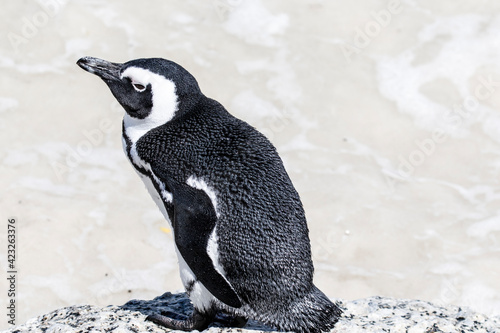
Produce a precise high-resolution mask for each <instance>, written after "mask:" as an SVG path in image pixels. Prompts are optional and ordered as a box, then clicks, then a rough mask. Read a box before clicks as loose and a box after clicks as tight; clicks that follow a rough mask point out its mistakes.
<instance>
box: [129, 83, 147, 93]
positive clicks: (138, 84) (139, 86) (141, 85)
mask: <svg viewBox="0 0 500 333" xmlns="http://www.w3.org/2000/svg"><path fill="white" fill-rule="evenodd" d="M132 85H133V86H134V88H135V90H137V91H139V92H142V91H144V90H146V87H145V86H144V85H143V84H140V83H132Z"/></svg>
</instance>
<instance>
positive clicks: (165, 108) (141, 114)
mask: <svg viewBox="0 0 500 333" xmlns="http://www.w3.org/2000/svg"><path fill="white" fill-rule="evenodd" d="M77 64H78V66H80V67H81V68H83V69H84V70H86V71H87V72H89V73H92V74H95V75H97V76H99V77H100V78H101V79H102V80H103V81H104V82H105V83H106V84H107V85H108V87H109V89H110V90H111V92H112V93H113V95H114V96H115V98H116V99H117V100H118V102H119V103H120V104H121V105H122V106H123V108H124V109H125V111H126V112H127V115H128V116H129V117H131V118H133V119H135V120H137V121H140V120H143V121H148V122H150V123H155V124H157V125H160V124H164V123H166V122H168V121H170V120H171V119H172V118H174V116H177V115H180V114H182V113H185V112H188V111H189V109H191V108H192V106H193V105H194V104H196V102H197V101H198V100H199V98H200V97H201V96H202V93H201V91H200V88H199V86H198V83H197V82H196V79H195V78H194V77H193V76H192V75H191V74H190V73H189V72H188V71H187V70H185V69H184V68H183V67H181V66H180V65H178V64H176V63H175V62H172V61H169V60H166V59H161V58H149V59H136V60H131V61H128V62H126V63H123V64H119V63H113V62H109V61H106V60H102V59H98V58H93V57H83V58H81V59H79V60H78V61H77Z"/></svg>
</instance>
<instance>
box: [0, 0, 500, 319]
mask: <svg viewBox="0 0 500 333" xmlns="http://www.w3.org/2000/svg"><path fill="white" fill-rule="evenodd" d="M43 4H46V5H45V6H44V5H43ZM381 11H383V12H381ZM377 13H378V14H377ZM388 13H389V14H388ZM1 17H2V20H0V28H1V31H2V36H3V37H2V38H1V39H0V68H1V71H2V75H1V76H0V87H1V90H0V119H1V120H0V132H1V137H2V141H1V145H2V146H1V148H2V149H1V150H0V161H1V165H0V188H1V189H2V195H1V197H0V209H1V211H2V221H3V222H2V223H1V224H0V225H1V226H2V227H0V237H1V241H0V244H6V243H5V239H6V237H5V235H6V232H7V230H6V229H7V227H6V225H7V218H8V217H10V216H15V217H16V218H17V221H18V227H19V229H18V233H17V254H18V261H17V269H18V271H19V274H18V280H17V292H18V295H17V305H18V308H17V323H18V324H20V323H22V322H23V321H25V320H26V319H27V318H29V317H32V316H35V315H38V314H41V313H46V312H48V311H50V310H52V309H55V308H58V307H63V306H68V305H73V304H95V305H100V306H102V305H107V304H118V305H119V304H123V303H124V302H126V301H127V300H129V299H131V298H140V299H145V298H152V297H154V296H158V295H160V294H162V293H163V292H164V291H167V290H168V291H177V290H181V289H182V285H181V282H180V279H179V276H178V270H177V263H176V257H175V253H174V249H173V244H172V237H171V235H170V234H168V233H166V232H163V231H162V229H161V228H162V227H167V225H166V222H165V221H164V220H163V218H162V216H161V214H160V213H159V211H158V210H157V208H156V206H155V204H154V203H153V201H152V200H151V198H150V197H149V195H148V193H147V192H146V190H145V189H144V187H143V185H142V182H141V181H140V180H139V178H138V177H137V175H136V174H135V172H134V171H133V169H132V167H131V166H130V165H129V162H128V161H127V160H126V158H125V156H124V154H123V152H122V149H121V139H120V131H121V117H122V114H123V111H122V110H121V109H120V107H119V105H118V104H117V103H116V102H115V100H114V98H113V97H112V95H111V93H110V92H109V91H108V89H107V87H106V86H105V84H104V83H103V82H101V81H100V80H99V79H98V78H97V77H95V76H92V75H89V74H88V73H85V72H84V71H82V70H81V69H80V68H78V67H77V66H76V65H75V62H76V60H77V59H78V58H80V57H81V56H85V55H90V56H96V57H101V58H104V59H108V60H111V61H115V62H124V61H127V60H130V59H134V58H139V57H153V56H154V57H164V58H168V59H171V60H174V61H176V62H178V63H180V64H181V65H183V66H184V67H186V68H187V69H188V70H189V71H191V73H193V74H194V76H195V77H196V78H197V79H198V82H199V84H200V86H201V88H202V90H203V91H204V92H205V94H206V95H207V96H210V97H212V98H215V99H217V100H219V101H220V102H222V103H223V104H224V105H225V106H226V107H227V108H228V109H229V111H230V112H232V113H233V114H234V115H236V116H237V117H239V118H242V119H244V120H247V121H248V122H250V123H251V124H252V125H254V126H255V127H257V128H258V129H259V130H261V131H262V132H264V133H265V134H266V135H268V137H269V138H270V139H271V140H272V141H273V142H274V144H275V145H276V146H277V148H278V150H279V151H280V153H281V156H282V158H283V160H284V161H285V164H286V167H287V169H288V172H289V174H290V176H291V178H292V179H293V181H294V184H295V186H296V188H297V190H298V191H299V193H300V194H301V197H302V200H303V203H304V205H305V208H306V213H307V217H308V221H309V227H310V234H311V241H312V246H313V252H314V260H315V266H316V275H315V278H316V284H317V285H318V286H319V287H320V288H321V289H322V290H324V291H325V292H326V293H327V294H328V295H330V296H332V297H336V298H343V299H356V298H362V297H368V296H372V295H383V296H389V297H397V298H418V299H423V300H429V301H434V302H437V303H438V304H446V303H452V304H458V305H463V306H468V307H471V308H472V309H474V310H475V311H478V312H483V313H487V314H488V313H489V314H499V313H500V110H499V107H500V66H499V59H500V44H499V43H498V40H499V39H498V38H499V37H498V36H499V30H500V2H495V1H472V0H442V1H427V0H426V1H418V2H417V1H412V0H405V1H403V0H402V1H401V2H398V1H397V0H392V1H390V0H389V1H368V0H354V1H320V0H307V1H290V0H281V1H266V2H264V1H262V0H253V1H251V0H213V1H212V0H211V1H203V2H202V1H196V2H195V1H174V0H169V1H149V2H148V3H147V5H145V4H144V2H139V1H134V2H132V1H129V2H126V3H124V2H116V3H111V2H109V3H108V2H107V1H101V0H93V1H71V2H69V1H62V0H43V1H42V0H40V2H37V1H33V0H32V1H16V2H14V1H11V2H5V3H3V4H2V15H1ZM377 19H378V21H377ZM378 22H380V23H378ZM360 31H367V33H366V32H363V33H362V32H360ZM354 46H357V48H356V49H354ZM463 104H465V105H466V107H456V106H457V105H463ZM1 247H2V249H1V250H0V266H1V267H2V271H6V267H7V262H6V259H7V258H6V257H7V255H6V254H7V253H6V252H7V250H6V245H2V246H1ZM0 275H4V276H5V275H6V273H5V274H3V273H1V274H0ZM7 289H8V288H7V282H6V280H5V279H4V278H1V279H0V294H1V295H2V296H1V297H0V307H1V308H5V307H4V306H6V303H5V301H6V297H4V295H5V293H6V291H7ZM1 328H7V322H6V316H5V315H4V313H3V311H0V329H1Z"/></svg>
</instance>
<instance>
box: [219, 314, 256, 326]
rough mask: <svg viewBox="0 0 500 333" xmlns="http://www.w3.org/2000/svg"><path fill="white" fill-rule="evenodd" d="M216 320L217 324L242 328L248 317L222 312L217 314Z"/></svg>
mask: <svg viewBox="0 0 500 333" xmlns="http://www.w3.org/2000/svg"><path fill="white" fill-rule="evenodd" d="M215 321H216V322H217V324H218V325H217V326H222V327H237V328H242V327H244V326H245V325H246V324H247V321H248V319H247V318H245V317H233V316H231V315H229V314H226V313H222V312H221V313H218V314H217V316H216V317H215Z"/></svg>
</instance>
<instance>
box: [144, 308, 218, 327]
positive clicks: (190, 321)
mask: <svg viewBox="0 0 500 333" xmlns="http://www.w3.org/2000/svg"><path fill="white" fill-rule="evenodd" d="M213 319H214V314H210V313H201V312H199V311H198V310H196V309H194V311H193V314H192V315H191V316H190V317H187V318H186V319H173V318H170V317H167V316H165V315H163V314H152V315H149V316H147V318H146V320H149V321H152V322H153V323H155V324H157V325H160V326H164V327H167V328H170V329H173V330H181V331H193V330H198V331H203V330H204V329H206V328H207V327H208V325H209V324H210V323H211V322H212V321H213Z"/></svg>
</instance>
